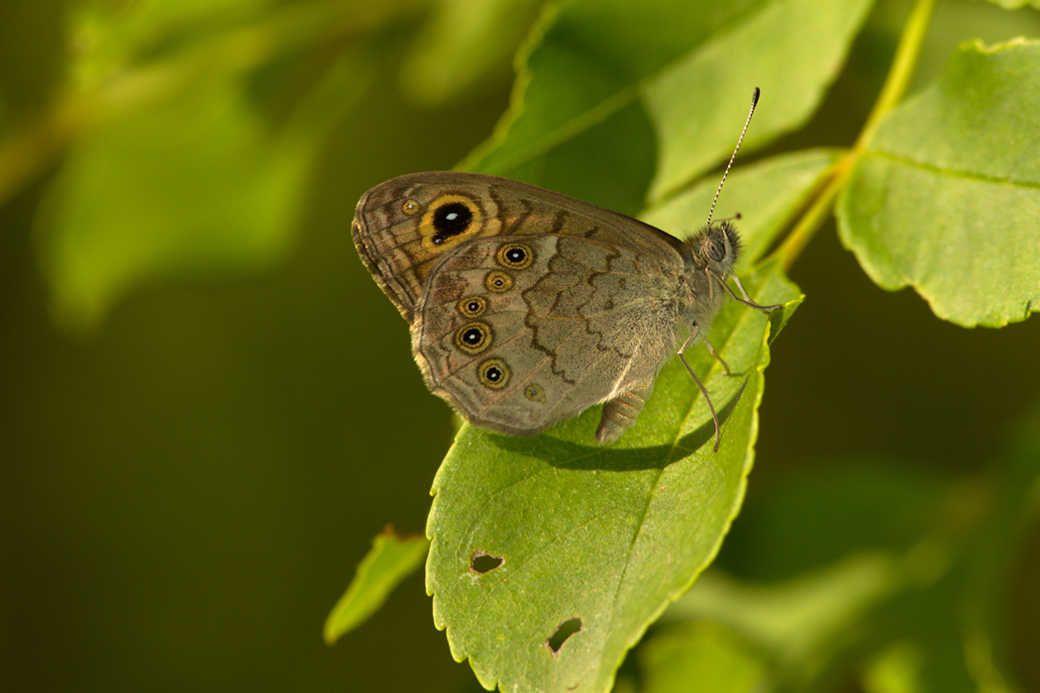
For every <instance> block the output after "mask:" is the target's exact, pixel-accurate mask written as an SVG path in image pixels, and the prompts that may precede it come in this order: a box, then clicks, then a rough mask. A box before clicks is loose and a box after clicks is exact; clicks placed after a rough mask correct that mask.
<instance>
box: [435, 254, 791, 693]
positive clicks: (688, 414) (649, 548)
mask: <svg viewBox="0 0 1040 693" xmlns="http://www.w3.org/2000/svg"><path fill="white" fill-rule="evenodd" d="M752 284H753V285H754V286H755V288H754V289H752V293H753V295H754V296H755V297H756V298H757V299H758V300H760V301H765V302H770V303H775V302H780V303H786V304H787V308H786V309H785V311H784V315H783V316H779V315H778V316H774V317H775V318H776V319H777V320H778V324H776V325H773V330H774V332H775V330H776V329H778V328H779V327H780V326H781V324H782V322H779V321H782V320H783V319H785V317H786V316H787V315H789V312H790V311H791V310H793V309H794V307H795V306H796V305H797V303H798V301H799V297H798V293H797V290H796V289H795V288H794V287H793V286H791V285H790V284H789V283H788V282H787V281H786V280H785V279H783V277H782V276H781V275H780V274H779V272H778V271H777V269H776V268H775V267H774V268H772V269H771V270H769V271H766V272H764V273H763V274H762V275H761V276H759V277H756V278H754V279H753V280H752ZM769 325H770V322H769V320H767V318H766V317H765V316H763V315H761V314H760V313H758V312H757V311H752V310H750V309H748V308H746V307H744V306H740V305H739V304H735V303H732V304H730V305H729V306H727V308H726V309H724V311H723V313H722V314H721V315H720V317H719V319H718V324H717V327H716V328H715V329H714V330H713V332H712V335H713V340H714V341H716V342H717V344H721V345H723V346H722V347H721V351H722V353H723V355H724V356H725V357H726V358H727V359H728V360H729V364H730V368H731V369H733V372H734V375H728V376H727V375H724V374H722V372H721V371H719V370H718V369H717V366H713V365H712V364H711V362H710V359H708V358H707V357H706V355H704V356H701V355H697V354H694V353H693V351H695V350H691V351H690V352H688V354H690V355H691V356H692V357H693V358H692V360H691V365H692V366H693V367H694V369H696V370H698V371H699V372H701V373H710V375H709V376H708V377H707V380H706V382H705V385H706V386H707V388H708V389H709V390H710V391H711V393H712V396H713V398H714V399H715V401H716V403H717V405H716V406H717V407H718V408H719V409H720V411H721V418H722V419H723V427H722V445H721V447H720V449H719V452H718V453H717V454H716V453H713V452H712V451H711V449H712V444H713V442H714V441H713V429H712V424H711V419H710V417H709V415H708V412H707V407H706V406H705V404H704V400H703V397H701V396H700V393H699V390H698V389H697V386H696V385H695V384H694V383H693V381H692V379H691V378H690V377H689V375H688V374H687V373H686V372H685V370H684V369H683V367H682V366H681V364H679V363H678V361H677V360H675V361H673V362H671V363H669V364H668V365H667V366H666V367H665V369H664V371H663V372H662V373H661V375H660V376H659V378H658V383H657V387H656V388H655V393H654V396H653V397H652V398H651V400H650V401H649V402H648V404H647V407H646V409H645V410H644V411H643V413H642V414H641V416H640V419H639V421H638V422H637V424H636V426H635V428H634V429H633V430H631V431H629V432H628V433H627V434H625V435H624V436H623V437H622V438H621V439H620V440H619V441H618V443H617V444H616V445H614V446H612V447H609V448H603V447H599V446H596V445H595V443H594V442H593V438H592V431H593V429H594V427H595V425H596V420H597V418H598V416H599V412H598V408H597V409H594V410H591V411H590V412H588V413H587V414H586V415H583V416H581V417H579V418H578V419H575V420H572V421H569V422H565V423H563V424H560V425H558V426H556V427H554V428H553V429H552V430H551V431H549V432H547V433H545V434H543V435H541V436H538V437H535V438H526V439H525V438H514V437H508V436H501V435H496V434H492V433H488V432H485V431H481V430H479V429H477V428H474V427H470V426H466V427H464V428H463V430H462V432H461V433H460V434H459V436H458V438H457V439H456V442H455V445H454V446H453V448H452V450H451V451H450V452H449V454H448V457H447V458H446V459H445V462H444V464H443V465H442V467H441V469H440V471H439V472H438V474H437V478H436V480H435V482H434V492H435V494H436V497H435V499H434V505H433V510H432V511H431V514H430V520H429V525H428V528H427V534H428V536H429V537H430V539H431V540H432V544H431V554H430V561H429V563H428V566H427V589H428V590H429V592H430V593H431V594H433V595H434V617H435V621H436V623H437V625H438V627H441V628H447V629H448V641H449V643H450V645H451V648H452V654H453V655H454V656H455V657H456V658H457V659H460V660H461V659H463V658H467V657H468V658H469V659H470V661H471V664H472V666H473V668H474V671H475V672H476V674H477V677H478V678H479V679H480V681H481V682H482V683H483V684H484V685H485V686H492V685H494V684H496V683H497V684H498V685H500V686H501V687H502V689H503V690H543V691H557V690H559V691H564V690H581V691H603V690H607V689H609V687H610V685H611V682H612V681H613V677H614V670H615V669H616V668H617V666H618V665H619V664H620V662H621V659H622V658H623V657H624V654H625V652H626V651H627V650H628V649H629V648H630V647H632V645H634V644H635V642H636V641H637V640H638V639H639V637H640V636H641V635H642V633H643V631H644V630H645V629H646V627H647V626H648V625H649V624H650V623H651V622H652V621H653V620H654V619H655V618H656V617H657V615H658V614H659V613H660V612H661V610H662V609H663V608H664V607H665V605H667V604H668V603H669V602H670V601H671V600H674V599H675V598H677V597H678V596H679V595H680V594H682V592H683V591H685V590H686V588H687V587H689V585H690V584H691V583H692V581H693V580H694V578H695V577H696V575H697V574H698V573H699V572H700V571H701V570H703V569H704V567H705V566H707V564H708V563H709V562H710V561H711V559H712V558H713V557H714V555H715V553H716V552H717V551H718V547H719V545H720V543H721V541H722V537H723V536H724V535H725V533H726V531H727V530H728V528H729V524H730V522H731V521H732V519H733V517H734V515H735V514H736V513H737V511H738V509H739V507H740V502H741V500H742V498H743V492H744V486H745V483H746V475H747V473H748V472H749V471H750V467H751V461H752V459H753V456H754V454H753V450H754V441H755V437H756V435H757V428H758V426H757V409H758V404H759V402H760V400H761V396H762V386H763V378H762V371H763V370H764V368H765V366H766V364H767V363H768V360H769V349H768V346H767V343H768V339H769V337H770V330H769V329H768V327H769ZM698 351H699V350H698ZM713 368H714V370H713ZM561 627H562V628H566V629H567V634H568V637H566V638H565V639H562V638H556V639H554V635H555V634H557V631H558V629H560V628H561ZM575 687H576V688H575Z"/></svg>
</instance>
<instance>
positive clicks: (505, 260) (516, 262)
mask: <svg viewBox="0 0 1040 693" xmlns="http://www.w3.org/2000/svg"><path fill="white" fill-rule="evenodd" d="M495 258H496V259H497V260H498V264H500V265H502V266H503V267H509V268H511V269H524V268H526V267H530V266H531V263H532V262H534V252H533V251H532V250H531V247H530V246H528V245H524V244H523V243H506V244H505V245H503V246H502V247H501V248H499V249H498V252H497V253H495Z"/></svg>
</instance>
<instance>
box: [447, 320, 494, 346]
mask: <svg viewBox="0 0 1040 693" xmlns="http://www.w3.org/2000/svg"><path fill="white" fill-rule="evenodd" d="M455 346H457V347H458V348H459V349H462V350H463V351H465V352H466V353H467V354H479V353H480V352H482V351H484V350H485V349H487V348H488V347H489V346H491V328H490V327H488V326H487V325H485V324H484V323H482V322H471V323H469V324H468V325H463V326H462V327H460V328H459V329H458V330H456V331H455Z"/></svg>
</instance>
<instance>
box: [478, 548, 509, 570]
mask: <svg viewBox="0 0 1040 693" xmlns="http://www.w3.org/2000/svg"><path fill="white" fill-rule="evenodd" d="M505 562H506V559H504V558H502V557H501V556H492V555H491V554H489V553H484V552H483V551H475V552H474V553H473V557H472V558H470V559H469V569H470V570H472V571H473V572H474V573H480V574H481V575H483V574H484V573H490V572H491V571H492V570H494V569H495V568H498V567H499V566H501V565H502V564H503V563H505Z"/></svg>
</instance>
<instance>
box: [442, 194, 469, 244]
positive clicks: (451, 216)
mask: <svg viewBox="0 0 1040 693" xmlns="http://www.w3.org/2000/svg"><path fill="white" fill-rule="evenodd" d="M472 221H473V212H472V211H470V208H469V207H467V206H466V205H464V204H463V203H461V202H448V203H447V204H443V205H441V206H440V207H438V208H437V209H435V210H433V228H434V229H436V230H437V233H435V234H434V236H433V242H434V243H435V244H436V245H440V244H441V243H443V242H444V241H446V240H448V239H449V238H454V237H455V236H458V235H460V234H463V233H465V232H466V229H468V228H469V225H470V222H472Z"/></svg>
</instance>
